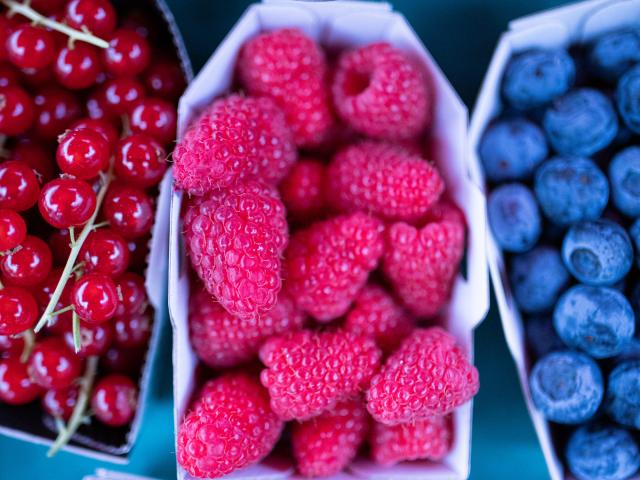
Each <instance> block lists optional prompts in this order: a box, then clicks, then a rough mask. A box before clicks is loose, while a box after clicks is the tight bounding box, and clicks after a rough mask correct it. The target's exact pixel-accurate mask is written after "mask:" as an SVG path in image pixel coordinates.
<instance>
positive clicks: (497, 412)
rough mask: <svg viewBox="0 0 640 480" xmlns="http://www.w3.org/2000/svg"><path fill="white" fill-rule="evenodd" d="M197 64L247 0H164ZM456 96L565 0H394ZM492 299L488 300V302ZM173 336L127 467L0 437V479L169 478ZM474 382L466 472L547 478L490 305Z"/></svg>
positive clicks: (485, 478)
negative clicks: (530, 24)
mask: <svg viewBox="0 0 640 480" xmlns="http://www.w3.org/2000/svg"><path fill="white" fill-rule="evenodd" d="M167 3H168V4H169V5H170V7H171V8H172V9H173V12H174V14H175V17H176V19H177V22H178V26H179V27H180V29H181V30H182V33H183V36H184V38H185V42H186V45H187V49H188V51H189V54H190V56H191V59H192V61H193V65H194V68H195V70H196V71H197V70H198V69H199V68H200V67H201V66H202V64H203V63H204V62H205V61H206V59H207V58H208V57H209V55H210V54H211V52H212V51H213V50H214V49H215V47H216V45H217V44H218V42H219V41H220V40H221V39H222V38H223V37H224V35H225V34H226V32H227V31H228V30H229V29H230V28H231V26H232V25H233V24H234V22H235V21H236V19H237V18H238V17H239V16H240V14H241V13H242V12H243V11H244V9H245V8H246V6H247V5H248V4H249V3H251V2H249V1H232V0H228V1H225V2H220V1H213V0H168V2H167ZM392 3H393V4H394V6H395V9H396V10H398V11H400V12H402V13H403V14H405V16H406V17H407V18H408V19H409V21H410V22H411V24H412V25H413V27H414V28H415V30H416V31H417V32H418V34H419V35H420V36H421V38H422V39H423V41H424V43H425V44H426V45H427V47H428V48H429V50H430V51H431V53H432V54H433V56H434V57H435V59H436V60H437V62H438V63H439V65H440V66H441V68H442V69H443V70H444V72H445V74H446V75H447V76H448V77H449V79H450V81H451V83H452V84H453V86H454V87H455V88H456V89H457V90H458V92H459V93H460V95H461V96H462V99H463V100H464V101H465V103H466V104H467V105H468V106H469V109H471V108H473V104H474V101H475V97H476V94H477V92H478V88H479V86H480V83H481V81H482V79H483V77H484V73H485V70H486V67H487V64H488V62H489V60H490V58H491V55H492V52H493V49H494V47H495V44H496V41H497V39H498V37H499V35H500V33H501V32H503V31H504V30H505V28H506V26H507V23H508V21H509V20H511V19H513V18H516V17H519V16H522V15H526V14H529V13H532V12H535V11H538V10H542V9H546V8H550V7H555V6H558V5H560V4H563V3H566V2H561V1H552V0H415V1H411V0H404V1H402V0H398V1H392ZM492 304H494V302H493V301H492ZM170 336H171V333H170V331H169V326H168V325H167V326H166V328H165V330H164V332H163V337H162V341H161V348H160V350H159V352H158V358H157V359H156V366H155V371H154V373H155V378H154V380H153V387H152V390H151V395H150V398H149V402H148V405H147V410H146V413H145V418H144V425H143V427H142V429H141V432H140V436H139V438H138V442H137V445H136V446H135V448H134V450H133V453H132V454H131V462H130V464H129V465H127V466H126V467H123V466H113V465H111V464H106V463H102V462H97V461H94V460H90V459H86V458H84V457H78V456H75V455H71V454H68V453H64V452H63V453H59V454H58V455H57V456H56V457H55V458H53V459H47V458H46V457H45V454H46V449H45V448H44V447H41V446H37V445H31V444H28V443H25V442H21V441H17V440H12V439H8V438H4V437H0V465H2V468H1V469H0V479H7V480H8V479H12V480H13V479H20V480H25V479H26V480H31V479H34V480H35V479H51V480H62V479H65V480H66V479H79V478H81V477H82V476H83V475H85V474H88V473H90V472H92V471H94V470H95V469H96V468H99V467H104V468H111V469H114V470H120V471H127V472H131V473H137V474H140V475H146V476H151V477H156V478H162V479H171V478H175V455H174V453H175V452H174V446H173V418H172V399H171V338H170ZM476 363H477V365H478V368H479V369H480V375H481V382H482V387H481V389H480V393H479V395H478V396H477V397H476V400H475V409H474V420H473V423H474V425H473V449H472V457H471V463H472V465H471V478H472V479H473V480H502V479H505V480H506V479H513V478H518V479H519V480H529V479H531V480H533V479H536V480H537V479H544V478H548V474H547V471H546V469H545V465H544V460H543V457H542V453H541V451H540V448H539V447H538V443H537V440H536V436H535V433H534V431H533V427H532V425H531V422H530V421H529V418H528V415H527V412H526V409H525V406H524V403H523V400H522V395H521V392H520V386H519V383H518V379H517V377H516V372H515V369H514V367H513V362H512V360H511V357H510V355H509V352H508V350H507V347H506V344H505V342H504V336H503V334H502V330H501V325H500V320H499V317H498V313H497V310H496V308H495V307H493V308H492V309H491V312H490V314H489V316H488V317H487V319H486V320H485V322H484V323H483V324H482V325H481V326H480V327H479V329H478V331H477V333H476Z"/></svg>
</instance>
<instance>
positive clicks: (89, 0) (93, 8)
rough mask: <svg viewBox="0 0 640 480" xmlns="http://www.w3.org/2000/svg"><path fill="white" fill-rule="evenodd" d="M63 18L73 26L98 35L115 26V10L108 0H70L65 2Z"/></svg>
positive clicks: (106, 32) (107, 32) (101, 35)
mask: <svg viewBox="0 0 640 480" xmlns="http://www.w3.org/2000/svg"><path fill="white" fill-rule="evenodd" d="M65 20H66V21H67V23H68V24H69V25H70V26H72V27H73V28H77V29H80V30H82V29H83V28H86V29H87V30H89V31H90V32H92V33H93V34H94V35H96V36H98V37H104V36H105V35H108V34H110V33H111V32H113V30H114V29H115V28H116V20H117V18H116V11H115V9H114V8H113V5H112V4H111V2H110V1H109V0H71V1H70V2H69V3H67V7H66V10H65Z"/></svg>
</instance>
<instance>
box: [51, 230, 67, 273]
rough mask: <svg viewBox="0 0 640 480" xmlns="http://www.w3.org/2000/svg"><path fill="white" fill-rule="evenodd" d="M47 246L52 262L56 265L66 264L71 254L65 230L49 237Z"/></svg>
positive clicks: (57, 231)
mask: <svg viewBox="0 0 640 480" xmlns="http://www.w3.org/2000/svg"><path fill="white" fill-rule="evenodd" d="M49 246H50V247H51V252H52V253H53V261H54V263H55V264H56V265H64V264H65V263H67V259H68V258H69V254H70V253H71V236H70V235H69V230H68V229H67V228H62V229H60V230H56V231H55V232H53V233H52V234H51V235H49Z"/></svg>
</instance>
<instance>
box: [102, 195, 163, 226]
mask: <svg viewBox="0 0 640 480" xmlns="http://www.w3.org/2000/svg"><path fill="white" fill-rule="evenodd" d="M103 211H104V215H105V217H106V219H107V220H108V221H109V225H110V226H111V228H112V229H113V230H115V231H116V232H118V233H119V234H120V235H122V236H123V237H124V238H126V239H132V238H137V237H141V236H143V235H145V234H147V233H149V231H151V227H152V226H153V204H152V203H151V198H149V196H148V195H147V194H146V193H145V192H144V190H140V189H139V188H134V187H127V186H120V185H112V186H111V187H110V188H109V191H108V192H107V195H106V196H105V199H104V204H103Z"/></svg>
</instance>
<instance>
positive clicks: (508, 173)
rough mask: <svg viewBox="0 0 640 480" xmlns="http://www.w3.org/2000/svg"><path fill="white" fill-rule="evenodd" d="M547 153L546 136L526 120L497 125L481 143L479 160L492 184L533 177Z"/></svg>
mask: <svg viewBox="0 0 640 480" xmlns="http://www.w3.org/2000/svg"><path fill="white" fill-rule="evenodd" d="M547 153H548V148H547V140H546V139H545V137H544V133H543V132H542V130H541V129H540V128H539V127H538V126H537V125H536V124H535V123H532V122H530V121H529V120H526V119H524V118H513V119H507V120H500V121H498V122H496V123H494V124H493V125H492V126H490V127H489V129H488V130H487V131H486V132H485V133H484V136H483V137H482V141H481V143H480V159H481V160H482V164H483V166H484V171H485V173H486V175H487V178H488V179H489V180H491V181H493V182H504V181H505V180H525V179H527V178H529V177H531V175H532V174H533V171H534V170H535V168H536V167H537V166H538V164H539V163H540V162H542V161H543V160H544V159H545V158H547Z"/></svg>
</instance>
